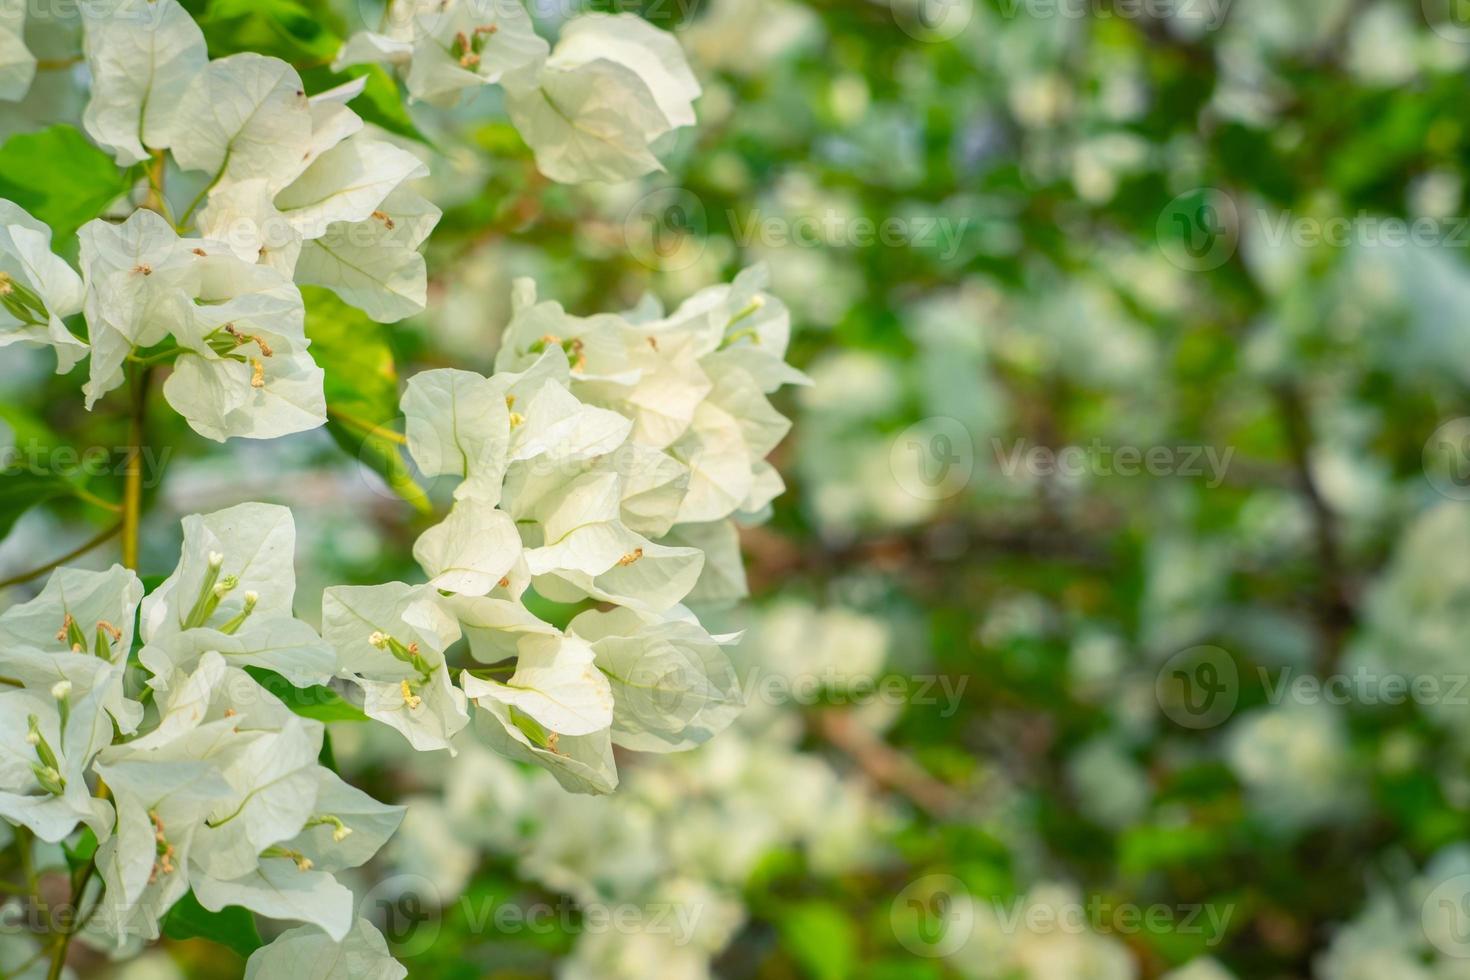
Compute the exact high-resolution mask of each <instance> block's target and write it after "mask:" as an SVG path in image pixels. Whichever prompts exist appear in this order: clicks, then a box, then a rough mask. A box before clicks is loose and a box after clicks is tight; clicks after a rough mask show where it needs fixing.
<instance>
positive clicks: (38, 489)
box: [0, 467, 72, 538]
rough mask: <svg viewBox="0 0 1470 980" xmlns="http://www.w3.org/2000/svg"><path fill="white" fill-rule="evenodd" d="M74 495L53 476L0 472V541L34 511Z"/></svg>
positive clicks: (17, 470)
mask: <svg viewBox="0 0 1470 980" xmlns="http://www.w3.org/2000/svg"><path fill="white" fill-rule="evenodd" d="M71 493H72V487H71V484H69V483H67V482H66V481H65V480H63V479H62V478H61V477H59V476H56V475H54V474H51V473H38V472H35V471H33V470H30V469H27V468H23V467H17V468H12V469H5V470H0V538H3V537H5V535H7V534H9V533H10V530H11V528H13V527H15V522H16V521H18V520H20V518H21V515H23V514H24V513H25V512H26V511H28V510H30V509H31V508H32V507H35V506H36V505H38V504H44V503H46V502H47V501H48V500H55V499H56V498H58V497H67V496H70V495H71Z"/></svg>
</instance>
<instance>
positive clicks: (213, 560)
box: [209, 551, 225, 568]
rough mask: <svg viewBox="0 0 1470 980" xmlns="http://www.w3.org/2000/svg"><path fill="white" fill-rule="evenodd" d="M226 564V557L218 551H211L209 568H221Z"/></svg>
mask: <svg viewBox="0 0 1470 980" xmlns="http://www.w3.org/2000/svg"><path fill="white" fill-rule="evenodd" d="M224 563H225V556H224V555H222V554H220V553H219V552H218V551H211V552H210V553H209V567H210V568H219V567H220V566H221V565H223V564H224Z"/></svg>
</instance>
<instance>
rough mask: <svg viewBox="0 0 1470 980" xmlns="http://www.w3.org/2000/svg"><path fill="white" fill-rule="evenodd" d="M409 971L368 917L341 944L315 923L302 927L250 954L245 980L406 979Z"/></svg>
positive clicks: (246, 965)
mask: <svg viewBox="0 0 1470 980" xmlns="http://www.w3.org/2000/svg"><path fill="white" fill-rule="evenodd" d="M407 976H408V970H406V969H404V967H403V965H402V964H400V963H399V962H398V961H397V960H395V959H394V958H393V956H392V954H391V953H389V952H388V943H387V941H386V940H384V939H383V936H382V934H381V933H380V932H378V930H377V929H375V928H374V927H373V925H372V924H371V923H370V922H368V921H367V920H366V919H358V920H357V923H356V925H354V926H353V927H352V930H351V931H350V932H349V933H348V934H347V936H346V937H345V938H344V939H343V940H342V941H341V942H340V943H339V942H333V941H332V937H331V936H328V935H327V934H326V933H324V932H322V931H321V930H320V929H316V928H314V927H312V926H299V927H297V928H295V929H291V930H289V931H287V932H283V933H281V935H279V936H277V937H276V939H275V941H274V942H272V943H271V944H270V945H269V946H263V947H261V948H260V949H258V950H256V951H255V952H254V953H252V954H250V959H249V961H248V962H246V964H245V980H274V978H276V977H290V978H291V980H403V978H404V977H407Z"/></svg>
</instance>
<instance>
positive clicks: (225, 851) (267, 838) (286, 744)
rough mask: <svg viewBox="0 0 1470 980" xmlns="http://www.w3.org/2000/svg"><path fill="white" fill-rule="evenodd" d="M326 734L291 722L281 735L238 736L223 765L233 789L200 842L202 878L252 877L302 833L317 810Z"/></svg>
mask: <svg viewBox="0 0 1470 980" xmlns="http://www.w3.org/2000/svg"><path fill="white" fill-rule="evenodd" d="M322 731H323V728H322V725H321V724H320V723H319V722H313V721H308V720H307V719H305V718H297V717H291V718H289V719H287V720H286V721H285V722H284V723H283V724H282V726H281V728H280V729H279V730H278V731H248V732H247V731H240V732H236V733H234V734H235V736H236V737H235V738H233V739H232V741H233V742H235V743H236V744H235V745H234V746H233V747H232V748H231V751H230V755H229V758H228V759H221V760H220V761H221V767H220V774H221V775H222V776H224V778H225V782H226V783H228V784H229V786H230V789H229V791H228V792H226V793H225V794H223V795H221V796H220V797H218V798H216V800H215V801H214V805H213V806H212V807H211V809H210V813H209V816H208V817H207V818H206V819H205V821H204V826H202V827H200V828H199V830H198V832H197V834H196V836H195V844H196V845H197V847H198V849H197V851H196V852H195V857H194V862H193V863H194V866H195V867H196V868H197V869H198V870H199V871H200V872H202V873H203V874H205V875H208V876H209V877H211V878H214V879H216V880H224V881H229V880H234V879H237V878H241V877H243V876H245V875H249V874H252V873H253V872H254V871H255V869H256V867H257V865H258V864H259V862H260V854H261V852H263V851H265V850H266V849H267V848H269V847H272V846H274V845H276V844H281V843H283V842H285V841H288V840H290V839H291V838H293V837H295V836H296V835H297V834H298V833H300V831H301V828H302V827H304V826H306V822H307V820H309V819H310V818H311V815H312V813H313V812H314V810H315V808H316V786H317V780H316V769H317V756H318V755H319V754H320V752H321V747H322ZM190 878H191V880H193V878H194V875H193V873H192V871H191V874H190ZM195 887H196V889H197V887H198V883H197V882H196V883H195Z"/></svg>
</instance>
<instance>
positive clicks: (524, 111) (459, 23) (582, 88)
mask: <svg viewBox="0 0 1470 980" xmlns="http://www.w3.org/2000/svg"><path fill="white" fill-rule="evenodd" d="M363 62H384V63H388V64H393V65H397V66H399V67H400V68H401V69H402V70H403V72H404V78H405V82H406V84H407V85H408V91H409V93H410V94H411V95H412V96H413V97H414V98H416V99H422V100H424V101H427V102H432V103H437V104H441V105H443V104H451V105H452V104H453V103H455V102H457V101H459V100H460V99H461V98H463V97H464V96H465V94H466V93H467V92H471V91H473V90H476V89H479V88H481V87H482V86H485V85H491V84H496V83H499V85H500V86H501V88H502V89H504V92H505V107H506V111H507V112H508V113H509V114H510V118H511V121H512V122H513V123H514V124H515V126H516V129H517V130H519V132H520V134H521V137H522V138H523V139H525V141H526V143H527V144H528V145H529V146H530V147H531V149H532V150H533V151H535V154H536V165H537V166H538V167H539V168H540V169H541V172H542V173H544V174H546V175H547V176H548V177H550V178H552V179H553V180H558V181H562V182H565V183H576V182H580V181H588V180H603V181H619V180H627V179H628V178H630V177H639V176H642V175H643V174H647V173H651V172H653V171H656V170H662V169H663V166H662V164H660V163H659V161H658V157H656V156H655V155H654V152H653V148H654V146H655V145H656V144H658V143H659V142H660V141H661V140H662V139H663V138H664V137H666V136H667V135H668V134H670V133H672V132H673V131H674V130H676V129H679V128H681V127H684V126H692V125H694V107H693V102H694V100H695V99H696V98H698V97H699V94H700V88H699V82H698V81H696V80H695V78H694V73H693V72H691V71H690V70H689V65H688V63H687V62H686V61H685V59H684V52H683V51H682V50H681V49H680V47H679V45H678V42H676V41H675V40H674V39H673V37H672V36H671V35H669V34H666V33H665V32H663V31H660V30H659V29H657V28H655V27H653V26H651V25H649V24H648V22H646V21H644V20H642V19H641V18H639V17H636V16H634V15H632V14H600V13H588V14H583V15H581V16H579V17H574V18H573V19H571V20H570V21H568V22H567V23H566V24H565V25H564V26H563V27H562V31H561V37H560V39H559V40H558V41H557V44H556V47H555V48H554V49H553V48H551V47H550V46H549V45H548V44H547V43H546V41H544V40H543V39H542V38H541V37H540V36H538V35H537V34H536V31H535V28H534V27H533V26H532V24H531V18H530V17H529V16H528V15H527V14H526V10H525V8H524V7H523V6H522V5H521V0H457V2H449V3H446V2H444V0H394V2H393V3H392V4H391V5H390V7H389V9H388V11H387V14H386V26H385V30H384V31H383V32H381V33H378V32H364V33H361V34H358V35H356V36H355V37H352V38H350V39H349V40H348V41H347V43H346V44H345V45H344V46H343V48H342V51H341V53H340V54H339V55H338V56H337V61H336V65H335V67H338V68H341V67H344V66H346V65H351V64H360V63H363Z"/></svg>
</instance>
